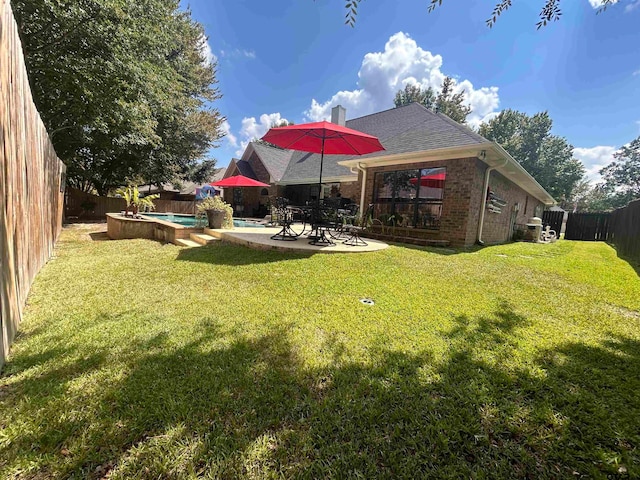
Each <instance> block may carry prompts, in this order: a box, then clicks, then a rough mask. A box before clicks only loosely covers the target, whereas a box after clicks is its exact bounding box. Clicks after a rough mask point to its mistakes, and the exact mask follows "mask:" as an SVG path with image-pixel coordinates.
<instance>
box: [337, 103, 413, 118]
mask: <svg viewBox="0 0 640 480" xmlns="http://www.w3.org/2000/svg"><path fill="white" fill-rule="evenodd" d="M414 103H415V104H416V105H420V104H419V103H417V102H411V103H407V104H406V105H400V106H399V107H391V108H387V109H386V110H381V111H379V112H373V113H369V114H367V115H363V116H361V117H356V118H351V119H349V120H347V121H346V122H352V121H354V120H360V119H361V118H367V117H372V116H373V115H380V114H381V113H385V112H390V111H392V110H395V109H397V108H405V107H408V106H410V105H412V104H414ZM346 122H345V123H346Z"/></svg>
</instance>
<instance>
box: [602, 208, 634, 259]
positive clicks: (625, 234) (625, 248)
mask: <svg viewBox="0 0 640 480" xmlns="http://www.w3.org/2000/svg"><path fill="white" fill-rule="evenodd" d="M611 220H612V224H613V235H611V236H610V238H609V241H610V242H611V243H613V244H614V245H615V247H616V249H617V250H618V252H619V253H621V254H622V255H624V256H626V257H629V258H632V259H634V260H636V261H638V262H640V200H635V201H633V202H631V203H629V205H627V206H626V207H623V208H619V209H617V210H615V211H614V212H612V213H611Z"/></svg>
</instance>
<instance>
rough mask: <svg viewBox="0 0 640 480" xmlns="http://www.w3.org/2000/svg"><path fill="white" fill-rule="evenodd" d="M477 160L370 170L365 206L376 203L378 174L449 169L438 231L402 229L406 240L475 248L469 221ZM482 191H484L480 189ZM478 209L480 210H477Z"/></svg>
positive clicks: (470, 159)
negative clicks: (374, 196) (447, 242)
mask: <svg viewBox="0 0 640 480" xmlns="http://www.w3.org/2000/svg"><path fill="white" fill-rule="evenodd" d="M476 162H477V159H475V158H461V159H454V160H442V161H439V162H428V163H420V162H417V163H411V164H406V165H401V166H398V165H391V166H385V167H377V168H370V169H367V184H366V186H365V202H366V203H367V204H368V203H370V202H372V201H373V188H374V178H375V174H376V173H379V172H390V171H393V170H409V169H413V168H415V169H418V168H439V167H445V168H446V169H447V179H446V181H445V184H444V195H443V199H442V216H441V218H440V228H439V230H423V229H403V231H402V232H401V233H402V234H406V236H410V237H415V238H421V239H428V240H446V241H449V242H450V243H451V245H453V246H465V245H471V244H473V241H474V240H475V239H474V240H471V241H470V240H469V239H468V228H467V223H468V221H469V212H470V204H471V200H472V197H474V198H476V199H477V196H478V195H477V192H475V196H474V187H475V180H476V178H475V177H476V174H477V163H476ZM480 189H481V187H480ZM478 208H480V207H479V206H478Z"/></svg>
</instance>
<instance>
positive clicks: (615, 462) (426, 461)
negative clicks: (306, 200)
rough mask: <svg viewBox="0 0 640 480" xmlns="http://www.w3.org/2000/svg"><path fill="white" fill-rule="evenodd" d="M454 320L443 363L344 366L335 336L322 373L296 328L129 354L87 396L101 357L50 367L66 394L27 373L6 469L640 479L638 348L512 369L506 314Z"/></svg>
mask: <svg viewBox="0 0 640 480" xmlns="http://www.w3.org/2000/svg"><path fill="white" fill-rule="evenodd" d="M455 323H456V325H455V327H454V328H453V329H451V331H449V332H448V333H446V337H447V340H448V342H449V344H450V351H449V353H448V355H446V356H445V358H443V359H436V357H435V356H434V355H433V354H432V352H430V351H428V350H425V351H422V352H418V353H407V352H402V351H391V350H385V349H384V347H383V346H377V347H375V348H372V349H370V356H369V357H367V358H362V359H359V360H358V361H356V360H350V361H347V360H345V358H347V357H346V356H345V355H344V352H345V346H344V345H342V344H341V343H340V342H339V341H337V340H336V339H335V338H333V337H330V340H329V341H328V343H327V344H326V345H324V346H323V349H325V350H326V351H329V352H330V353H335V355H328V357H327V358H330V359H332V360H330V361H329V363H328V364H327V365H326V366H323V367H310V366H309V365H308V363H307V362H306V361H305V360H304V359H302V358H300V357H299V354H298V347H297V346H296V345H295V344H292V343H291V342H290V340H289V331H288V330H287V329H286V328H274V329H273V331H272V332H271V333H269V334H266V335H263V336H260V337H257V338H246V337H244V336H243V335H242V334H241V333H240V332H239V333H237V334H233V335H230V334H229V333H224V334H223V333H222V328H221V326H220V325H218V324H216V323H215V322H214V321H211V320H207V319H203V320H202V321H201V327H202V328H201V334H200V335H199V336H198V338H197V339H194V340H193V341H192V342H191V343H189V344H187V345H181V346H175V345H172V344H171V342H170V339H169V338H167V337H166V336H162V335H161V336H158V338H152V339H150V340H149V339H147V340H146V341H145V342H144V343H140V342H138V343H136V342H131V345H130V347H129V348H128V349H127V353H125V354H123V356H122V358H119V359H118V362H119V367H118V373H117V374H116V375H114V374H113V372H111V376H107V377H106V379H108V381H105V382H104V384H103V385H100V387H101V388H97V389H95V390H91V389H89V390H87V389H85V390H81V391H78V389H77V388H73V384H74V381H76V380H78V376H79V375H80V374H81V372H83V371H84V370H88V371H89V374H91V375H100V370H101V368H100V367H101V366H102V367H103V368H104V369H105V371H106V369H107V368H108V367H109V365H108V362H110V361H112V360H110V359H109V358H108V355H107V351H106V350H104V351H94V352H93V354H92V356H91V357H89V358H88V359H86V360H85V359H77V360H75V361H73V362H67V365H66V366H65V367H64V368H63V369H57V368H55V366H51V367H50V371H49V372H48V373H47V374H46V375H47V377H48V378H49V379H53V378H58V379H59V382H60V384H61V387H59V388H57V389H53V390H49V389H48V388H47V387H43V386H42V385H43V384H42V383H41V381H42V377H40V376H34V377H27V378H25V379H24V380H23V381H20V382H17V383H15V384H14V385H13V388H12V390H11V392H10V394H9V395H8V396H5V397H4V398H3V399H0V401H1V402H2V403H6V404H7V405H8V406H13V407H14V408H15V412H14V413H13V414H12V415H11V416H10V418H9V419H5V421H7V422H9V421H12V422H16V424H17V425H18V426H17V427H16V429H15V430H10V431H9V432H8V433H7V434H5V436H4V438H5V440H4V441H2V442H0V452H1V453H2V455H0V457H1V458H4V460H3V461H0V473H1V472H2V469H3V468H7V466H12V467H15V466H16V465H18V464H20V465H31V466H32V469H33V470H32V471H28V472H26V473H28V474H29V475H31V474H33V475H36V474H38V475H40V476H42V477H60V478H67V477H69V476H76V477H81V478H85V477H88V478H91V477H102V476H104V475H105V474H107V473H108V472H110V478H182V477H187V476H201V475H205V474H206V475H209V476H211V477H221V478H238V477H252V478H254V477H257V478H263V477H280V476H282V477H287V478H290V477H298V476H300V477H305V478H331V477H333V478H345V477H353V478H426V477H432V478H480V477H487V476H490V477H492V478H563V477H564V478H576V477H580V476H584V477H589V478H594V477H596V478H597V477H605V476H606V475H610V476H616V475H617V474H619V473H620V472H623V470H621V469H624V468H626V469H627V470H628V474H629V475H630V476H632V477H633V476H634V475H638V474H640V472H639V471H638V470H637V469H638V465H639V460H640V459H639V458H638V451H637V446H638V445H639V444H640V443H639V442H640V438H639V433H638V429H637V418H639V416H640V402H639V398H638V387H639V386H640V385H638V378H637V372H638V371H640V343H639V342H637V341H635V340H631V339H627V338H622V337H613V336H612V337H611V339H610V340H609V341H606V342H604V343H603V344H601V345H586V344H581V343H578V342H569V343H566V344H564V345H562V346H561V347H560V348H558V349H555V350H548V351H542V352H540V353H539V354H538V355H536V356H534V359H533V360H531V362H530V364H527V363H526V362H520V363H518V362H517V361H515V358H516V357H517V355H518V352H519V351H518V349H517V348H516V347H517V345H518V343H519V342H520V341H521V340H522V337H521V334H523V333H522V332H523V329H524V328H525V327H526V326H527V325H528V324H529V321H528V319H527V318H526V317H524V316H522V315H519V314H517V313H516V312H514V311H513V309H511V307H510V306H509V304H507V303H503V304H502V305H500V306H499V308H498V309H497V310H496V311H495V312H494V314H493V315H491V316H487V317H478V318H469V317H465V316H460V317H457V318H456V321H455ZM54 353H55V352H54ZM34 361H36V362H37V361H38V359H37V358H35V357H33V358H30V359H26V360H22V363H21V361H20V360H19V359H15V360H12V367H11V369H12V371H13V372H14V373H19V372H20V370H21V369H22V368H27V367H28V366H29V365H32V364H33V362H34ZM100 362H102V365H101V364H100ZM49 384H50V382H49V381H47V383H46V385H47V386H48V385H49ZM38 390H39V392H38ZM25 392H31V393H30V394H29V395H26V394H25ZM36 392H38V393H36ZM7 425H9V423H7ZM20 425H24V427H20ZM0 438H2V437H0ZM7 438H9V440H8V441H7V440H6V439H7ZM30 462H31V463H30ZM5 473H7V472H5Z"/></svg>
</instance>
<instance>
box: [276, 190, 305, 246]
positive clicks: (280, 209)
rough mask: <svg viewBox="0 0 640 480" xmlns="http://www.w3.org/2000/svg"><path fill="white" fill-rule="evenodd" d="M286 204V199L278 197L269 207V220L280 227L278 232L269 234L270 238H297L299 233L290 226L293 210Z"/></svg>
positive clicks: (287, 239) (292, 239) (287, 201)
mask: <svg viewBox="0 0 640 480" xmlns="http://www.w3.org/2000/svg"><path fill="white" fill-rule="evenodd" d="M288 205H289V200H288V199H286V198H283V197H278V198H276V200H275V202H274V205H273V206H272V207H271V221H272V222H274V223H276V224H277V225H279V226H281V227H282V229H281V230H280V231H279V232H278V233H276V234H275V235H271V240H284V241H288V242H291V241H294V240H297V239H298V236H299V235H300V234H299V233H296V232H295V231H293V229H292V228H291V225H292V224H293V212H292V211H291V209H289V207H288Z"/></svg>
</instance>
